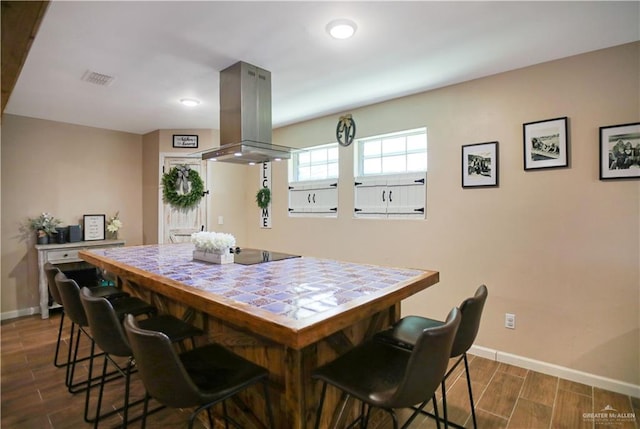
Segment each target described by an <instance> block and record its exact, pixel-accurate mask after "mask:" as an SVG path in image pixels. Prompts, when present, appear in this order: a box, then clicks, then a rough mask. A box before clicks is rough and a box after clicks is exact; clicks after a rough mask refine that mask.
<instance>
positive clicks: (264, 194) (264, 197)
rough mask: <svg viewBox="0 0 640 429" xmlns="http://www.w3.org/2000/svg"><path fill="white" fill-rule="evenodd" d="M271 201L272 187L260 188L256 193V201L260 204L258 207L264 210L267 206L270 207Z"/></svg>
mask: <svg viewBox="0 0 640 429" xmlns="http://www.w3.org/2000/svg"><path fill="white" fill-rule="evenodd" d="M270 202H271V189H269V188H262V189H260V190H259V191H258V193H257V194H256V203H257V204H258V207H260V208H261V209H263V210H264V209H266V208H267V207H269V203H270Z"/></svg>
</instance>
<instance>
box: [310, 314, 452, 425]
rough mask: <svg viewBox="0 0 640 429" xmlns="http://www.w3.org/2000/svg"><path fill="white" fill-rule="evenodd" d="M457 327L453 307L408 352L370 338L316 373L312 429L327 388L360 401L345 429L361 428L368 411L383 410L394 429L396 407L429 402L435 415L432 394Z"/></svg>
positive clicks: (411, 420)
mask: <svg viewBox="0 0 640 429" xmlns="http://www.w3.org/2000/svg"><path fill="white" fill-rule="evenodd" d="M459 325H460V310H458V309H457V308H453V309H452V310H451V311H450V312H449V315H448V316H447V320H446V322H445V323H443V324H442V325H440V326H433V327H430V328H427V329H424V330H423V331H422V332H421V333H420V335H419V336H418V338H417V339H416V343H415V346H414V348H413V350H411V351H409V350H407V349H404V348H401V347H396V346H394V345H391V344H387V343H383V342H380V341H375V340H373V339H371V340H369V341H365V342H364V343H362V344H360V345H358V346H356V347H354V348H353V349H351V350H349V351H348V352H347V353H345V354H344V355H342V356H340V357H338V358H337V359H336V360H334V361H332V362H329V363H328V364H326V365H324V366H322V367H320V368H318V369H316V370H315V371H314V372H313V374H312V377H313V378H314V379H317V380H321V381H323V385H322V395H321V397H320V404H319V405H318V411H317V415H316V425H315V427H316V429H318V427H319V426H320V418H321V417H322V406H323V404H324V398H325V395H326V392H327V384H331V385H332V386H335V387H337V388H338V389H340V390H342V391H343V392H345V393H346V394H347V395H349V396H352V397H354V398H356V399H359V400H360V401H361V402H362V408H361V412H360V415H359V416H358V418H357V419H356V420H355V421H354V422H353V423H352V424H351V425H350V426H349V427H353V426H355V425H356V424H357V423H358V422H360V424H361V427H362V428H366V427H367V424H368V421H369V415H370V413H371V408H372V407H376V408H381V409H383V410H385V411H387V412H388V413H389V414H390V415H391V418H392V419H393V428H394V429H398V419H397V416H396V413H395V411H394V409H396V408H408V407H411V406H413V405H415V404H421V405H420V407H419V409H420V410H421V409H422V408H424V406H425V405H427V403H428V402H429V401H430V400H433V403H434V407H435V411H436V413H437V405H436V398H435V392H436V390H437V389H438V386H439V385H440V382H441V381H442V377H443V376H444V373H445V371H446V370H447V364H448V363H449V355H450V354H451V346H452V345H453V339H454V337H455V335H456V332H457V330H458V326H459ZM415 416H416V413H414V414H412V415H411V417H409V419H408V420H407V421H406V422H405V423H404V425H403V426H402V428H403V429H404V428H406V427H408V426H409V425H410V424H411V423H412V422H413V419H414V418H415ZM438 428H440V422H439V421H438Z"/></svg>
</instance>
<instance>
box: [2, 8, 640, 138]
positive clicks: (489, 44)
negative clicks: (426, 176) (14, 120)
mask: <svg viewBox="0 0 640 429" xmlns="http://www.w3.org/2000/svg"><path fill="white" fill-rule="evenodd" d="M336 18H348V19H351V20H353V21H355V22H356V23H357V25H358V29H357V32H356V34H355V36H354V37H353V38H351V39H348V40H335V39H332V38H331V37H330V36H329V35H328V34H327V32H326V30H325V27H326V25H327V23H328V22H329V21H331V20H333V19H336ZM637 40H640V2H637V1H631V2H613V1H604V2H580V1H570V2H537V1H533V2H524V1H517V2H481V1H472V2H431V1H411V2H398V1H391V2H381V1H380V2H379V1H375V2H372V1H360V2H339V1H317V2H301V1H287V2H271V1H258V2H249V1H235V2H222V1H195V2H185V1H180V2H170V1H155V2H154V1H142V2H118V1H113V2H111V1H105V2H94V1H53V2H51V3H50V4H49V7H48V9H47V11H46V13H45V15H44V18H43V20H42V23H41V25H40V29H39V31H38V34H37V36H36V38H35V40H34V41H33V44H32V46H31V49H30V51H29V54H28V56H27V59H26V61H25V63H24V66H23V68H22V72H21V74H20V76H19V77H18V80H17V82H16V85H15V87H14V90H13V92H12V94H11V96H10V98H9V102H8V104H7V107H6V109H5V113H10V114H15V115H22V116H28V117H34V118H41V119H49V120H54V121H60V122H67V123H73V124H80V125H87V126H93V127H99V128H106V129H112V130H120V131H127V132H132V133H138V134H144V133H147V132H151V131H154V130H158V129H193V128H205V129H206V128H209V129H211V128H219V119H218V116H219V102H218V76H219V71H220V70H222V69H224V68H226V67H228V66H230V65H231V64H233V63H235V62H237V61H245V62H248V63H251V64H254V65H256V66H258V67H261V68H264V69H267V70H269V71H271V74H272V93H273V94H272V103H273V125H274V127H279V126H283V125H287V124H291V123H295V122H299V121H303V120H306V119H311V118H314V117H319V116H324V115H327V114H336V115H337V114H343V113H345V112H348V111H349V110H351V109H354V108H356V107H359V106H363V105H367V104H371V103H375V102H379V101H383V100H388V99H392V98H396V97H400V96H403V95H408V94H413V93H417V92H422V91H426V90H430V89H435V88H439V87H443V86H446V85H451V84H455V83H459V82H464V81H467V80H471V79H476V78H479V77H483V76H488V75H492V74H496V73H500V72H504V71H508V70H513V69H517V68H521V67H526V66H529V65H533V64H537V63H541V62H545V61H550V60H554V59H558V58H562V57H566V56H571V55H576V54H580V53H583V52H588V51H593V50H597V49H602V48H607V47H611V46H615V45H620V44H623V43H628V42H632V41H637ZM87 71H89V72H97V73H100V74H104V75H109V76H113V77H114V78H115V79H114V80H113V82H112V83H111V84H110V85H109V86H101V85H96V84H94V83H88V82H86V81H84V80H82V78H83V76H84V75H85V73H86V72H87ZM181 98H197V99H199V100H200V101H201V104H200V105H198V106H197V107H191V108H187V107H184V106H182V105H181V104H180V103H179V100H180V99H181Z"/></svg>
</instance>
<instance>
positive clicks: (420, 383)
mask: <svg viewBox="0 0 640 429" xmlns="http://www.w3.org/2000/svg"><path fill="white" fill-rule="evenodd" d="M460 321H461V316H460V310H459V309H458V308H453V309H452V310H451V311H450V312H449V315H448V316H447V319H446V321H445V322H444V324H443V325H440V326H436V327H431V328H427V329H424V330H423V331H422V333H421V334H420V336H419V337H418V340H417V342H416V344H415V346H414V348H413V350H412V351H411V356H410V357H409V361H408V362H407V368H406V370H405V372H404V377H403V380H402V382H401V383H400V384H399V386H398V388H397V389H395V390H393V391H391V392H383V393H380V399H381V400H382V402H383V403H384V406H385V407H386V408H405V407H410V406H412V405H414V404H418V403H421V402H423V401H424V400H425V399H428V398H430V397H431V396H432V395H433V392H435V391H436V390H437V388H438V386H439V385H440V383H441V382H442V378H443V377H444V374H445V372H446V370H447V365H448V364H449V356H450V355H451V347H452V345H453V340H454V337H455V335H456V332H457V331H458V326H459V325H460ZM384 395H387V396H388V397H387V398H384Z"/></svg>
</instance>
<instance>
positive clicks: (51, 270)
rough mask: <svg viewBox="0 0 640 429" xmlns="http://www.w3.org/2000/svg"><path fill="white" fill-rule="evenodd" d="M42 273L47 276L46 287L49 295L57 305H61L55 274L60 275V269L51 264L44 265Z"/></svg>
mask: <svg viewBox="0 0 640 429" xmlns="http://www.w3.org/2000/svg"><path fill="white" fill-rule="evenodd" d="M44 273H45V275H46V276H47V286H48V287H49V293H50V294H51V296H52V297H53V299H54V300H55V302H57V303H58V304H60V305H62V297H61V296H60V292H59V291H58V285H56V274H58V273H62V271H60V268H58V267H56V266H55V265H53V264H52V263H51V262H47V263H45V264H44Z"/></svg>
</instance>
